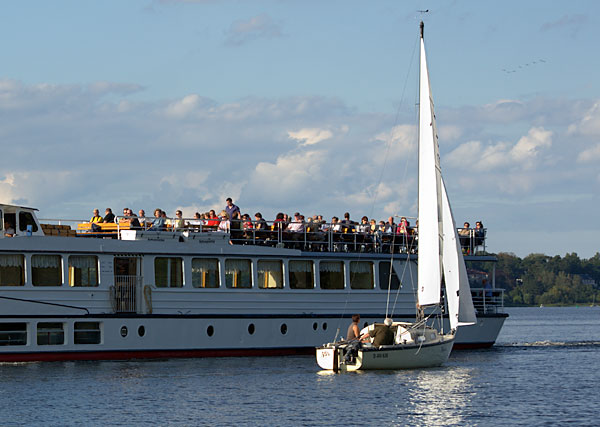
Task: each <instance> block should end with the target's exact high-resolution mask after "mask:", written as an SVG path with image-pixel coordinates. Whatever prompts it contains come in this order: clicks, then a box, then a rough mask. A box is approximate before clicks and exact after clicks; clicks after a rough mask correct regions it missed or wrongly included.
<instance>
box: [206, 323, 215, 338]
mask: <svg viewBox="0 0 600 427" xmlns="http://www.w3.org/2000/svg"><path fill="white" fill-rule="evenodd" d="M214 333H215V328H213V326H212V325H210V326H209V327H208V328H206V335H208V336H209V337H212V336H213V334H214Z"/></svg>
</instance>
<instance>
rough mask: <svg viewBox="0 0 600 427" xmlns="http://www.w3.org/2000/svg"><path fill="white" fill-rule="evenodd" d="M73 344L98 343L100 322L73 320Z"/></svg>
mask: <svg viewBox="0 0 600 427" xmlns="http://www.w3.org/2000/svg"><path fill="white" fill-rule="evenodd" d="M73 332H74V336H73V342H74V343H75V344H100V322H75V327H74V331H73Z"/></svg>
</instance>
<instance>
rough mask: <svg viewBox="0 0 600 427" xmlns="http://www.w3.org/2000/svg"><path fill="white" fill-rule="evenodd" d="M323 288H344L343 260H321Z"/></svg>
mask: <svg viewBox="0 0 600 427" xmlns="http://www.w3.org/2000/svg"><path fill="white" fill-rule="evenodd" d="M319 278H320V279H321V289H344V263H343V262H342V261H321V262H320V263H319Z"/></svg>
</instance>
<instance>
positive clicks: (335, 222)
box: [329, 216, 342, 233]
mask: <svg viewBox="0 0 600 427" xmlns="http://www.w3.org/2000/svg"><path fill="white" fill-rule="evenodd" d="M339 220H340V219H339V218H338V217H337V216H334V217H332V218H331V225H330V226H329V229H330V231H333V232H334V233H339V232H340V231H342V224H340V223H339Z"/></svg>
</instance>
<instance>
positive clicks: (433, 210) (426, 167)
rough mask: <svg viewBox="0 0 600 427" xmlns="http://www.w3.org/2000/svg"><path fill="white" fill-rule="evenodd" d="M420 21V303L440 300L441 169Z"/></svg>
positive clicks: (422, 25) (434, 303) (429, 303)
mask: <svg viewBox="0 0 600 427" xmlns="http://www.w3.org/2000/svg"><path fill="white" fill-rule="evenodd" d="M423 34H424V24H423V22H421V25H420V35H421V37H420V39H421V40H420V44H421V54H420V56H421V60H420V75H419V203H418V209H419V212H418V217H419V243H418V244H419V252H418V292H417V297H418V301H419V305H420V306H427V305H437V304H439V303H440V291H441V281H442V249H441V248H442V233H443V230H442V215H441V204H442V203H441V171H440V156H439V150H438V142H437V130H436V125H435V114H434V111H433V97H432V95H431V87H430V84H429V72H428V69H427V58H426V55H425V42H424V39H423Z"/></svg>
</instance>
